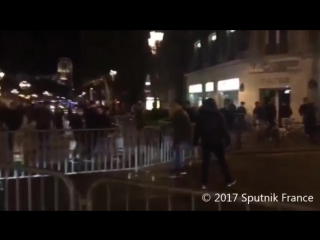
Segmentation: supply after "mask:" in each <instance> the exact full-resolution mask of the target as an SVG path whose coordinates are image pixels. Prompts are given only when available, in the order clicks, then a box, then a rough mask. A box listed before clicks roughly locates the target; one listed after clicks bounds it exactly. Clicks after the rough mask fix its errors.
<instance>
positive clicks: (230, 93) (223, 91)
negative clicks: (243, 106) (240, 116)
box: [217, 78, 240, 108]
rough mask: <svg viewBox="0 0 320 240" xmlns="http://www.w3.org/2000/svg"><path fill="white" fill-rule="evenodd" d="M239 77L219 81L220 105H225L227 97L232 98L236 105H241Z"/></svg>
mask: <svg viewBox="0 0 320 240" xmlns="http://www.w3.org/2000/svg"><path fill="white" fill-rule="evenodd" d="M239 87H240V80H239V78H232V79H226V80H220V81H218V89H217V90H218V106H219V107H220V108H221V107H223V106H224V105H225V101H226V99H229V100H231V101H232V102H233V103H234V104H235V105H236V106H238V105H239Z"/></svg>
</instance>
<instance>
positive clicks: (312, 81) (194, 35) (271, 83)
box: [185, 30, 320, 121]
mask: <svg viewBox="0 0 320 240" xmlns="http://www.w3.org/2000/svg"><path fill="white" fill-rule="evenodd" d="M189 46H190V51H189V54H190V65H189V69H188V73H186V74H185V78H186V91H187V98H188V99H189V100H190V101H191V103H192V104H193V105H201V102H202V100H203V99H205V98H207V97H213V98H215V99H216V101H217V103H218V105H219V107H222V106H223V105H224V100H225V99H227V98H228V99H231V100H232V101H233V102H234V103H235V104H236V105H239V104H240V102H241V101H244V102H245V103H246V107H247V110H248V112H249V113H251V112H252V110H253V107H254V103H255V102H256V101H260V102H264V101H265V99H270V98H272V97H274V98H275V99H276V103H277V107H279V105H280V104H281V103H283V102H285V103H288V104H290V106H291V108H292V110H293V118H294V119H296V120H297V121H300V120H301V118H300V116H299V114H298V108H299V106H300V104H301V103H302V98H303V97H306V96H307V97H309V98H310V99H312V100H313V101H314V102H315V103H316V104H317V105H319V104H318V103H319V100H320V98H319V87H318V86H319V64H318V62H319V31H318V30H210V31H208V30H205V31H204V30H202V31H190V33H189Z"/></svg>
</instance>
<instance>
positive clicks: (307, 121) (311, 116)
mask: <svg viewBox="0 0 320 240" xmlns="http://www.w3.org/2000/svg"><path fill="white" fill-rule="evenodd" d="M299 113H300V115H301V116H302V120H303V124H304V131H305V134H306V135H307V136H309V137H310V139H311V140H313V138H314V136H315V129H316V125H317V117H316V107H315V105H314V104H313V103H312V102H310V101H309V99H308V98H307V97H305V98H303V104H301V106H300V108H299Z"/></svg>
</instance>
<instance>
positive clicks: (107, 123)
mask: <svg viewBox="0 0 320 240" xmlns="http://www.w3.org/2000/svg"><path fill="white" fill-rule="evenodd" d="M90 121H92V124H93V125H92V126H91V130H90V132H91V135H90V138H89V139H87V140H89V142H87V160H91V159H92V158H93V154H94V150H95V148H96V146H97V143H98V142H99V140H100V139H101V138H103V137H104V133H105V130H106V129H108V128H112V123H111V120H110V118H109V116H107V115H106V114H105V111H104V110H103V108H102V107H96V108H94V112H93V115H92V116H91V120H90Z"/></svg>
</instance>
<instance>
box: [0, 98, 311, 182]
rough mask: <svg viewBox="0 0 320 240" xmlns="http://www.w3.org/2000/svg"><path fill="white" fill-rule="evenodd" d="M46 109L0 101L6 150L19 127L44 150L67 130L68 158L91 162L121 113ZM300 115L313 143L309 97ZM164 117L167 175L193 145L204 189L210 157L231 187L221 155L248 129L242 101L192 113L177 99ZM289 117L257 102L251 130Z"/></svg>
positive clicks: (268, 128) (286, 109)
mask: <svg viewBox="0 0 320 240" xmlns="http://www.w3.org/2000/svg"><path fill="white" fill-rule="evenodd" d="M50 106H51V103H49V102H43V103H39V104H36V105H34V104H27V105H26V104H24V105H22V104H19V103H17V102H15V101H12V102H11V103H10V106H6V105H5V104H3V103H1V102H0V123H1V124H0V125H1V131H2V132H6V133H7V136H8V146H9V151H10V152H13V145H14V144H13V141H14V139H13V136H14V132H15V131H18V130H19V129H20V128H21V127H22V126H23V125H30V124H34V128H35V130H37V140H38V148H39V149H40V151H41V149H43V148H48V139H49V137H50V136H49V134H50V131H48V130H50V129H52V128H55V129H57V130H61V132H63V131H64V130H65V129H66V128H70V129H71V131H72V132H73V137H74V139H75V141H76V148H75V149H74V152H73V157H72V159H71V160H72V161H78V160H80V159H86V160H90V159H92V158H93V154H94V150H95V147H96V145H97V143H98V141H99V139H100V138H101V137H102V136H103V132H104V131H105V129H111V128H114V124H113V122H112V120H111V115H113V114H114V115H118V114H119V111H118V110H117V109H116V108H114V107H111V108H108V107H103V106H101V105H95V104H94V103H92V102H90V103H82V104H79V105H78V107H77V108H76V109H73V110H71V109H68V111H67V113H64V111H63V109H62V108H60V106H58V105H56V106H55V111H54V112H52V111H51V109H50ZM131 112H132V114H134V115H135V119H136V123H137V125H136V127H137V129H138V131H139V130H142V129H143V127H144V125H145V123H144V120H143V119H144V114H145V112H144V108H143V105H142V103H138V104H136V105H134V107H133V108H132V109H131ZM299 113H300V114H301V116H302V119H303V124H304V126H305V127H304V129H305V133H306V134H307V135H308V136H309V137H310V138H311V139H313V138H314V137H315V133H316V132H317V131H316V129H317V120H316V107H315V105H314V104H313V103H312V102H310V101H309V100H308V98H304V99H303V104H302V105H301V106H300V108H299ZM168 115H169V116H168V120H170V121H171V123H172V127H173V136H172V137H173V145H172V150H173V168H172V172H171V173H170V177H172V178H175V177H178V176H180V175H183V174H186V171H185V169H184V155H183V152H184V150H186V149H190V145H191V144H192V143H193V145H194V146H195V147H198V146H200V149H201V152H202V154H201V155H202V178H201V183H202V186H203V188H206V186H207V184H208V173H209V172H208V171H209V162H210V159H211V154H212V153H213V154H214V156H215V158H216V159H217V160H218V162H219V164H220V166H221V170H222V172H223V174H224V177H225V181H226V184H227V186H232V185H233V184H234V183H235V180H234V179H233V178H232V176H231V174H230V172H229V169H228V166H227V164H226V159H225V155H226V150H227V149H228V148H229V147H230V145H231V137H230V133H231V132H232V131H236V130H239V129H240V130H241V131H242V130H245V129H246V128H248V124H247V117H246V115H247V110H246V107H245V103H244V102H241V103H240V106H238V107H236V105H235V104H234V103H233V102H232V101H231V100H228V99H227V100H226V101H225V106H224V107H223V108H221V109H219V108H218V107H217V104H216V102H215V101H214V99H212V98H208V99H206V100H205V101H203V105H202V106H201V107H200V108H199V109H197V110H195V109H194V108H192V107H191V105H190V103H189V102H180V101H175V103H174V104H173V105H172V107H171V109H170V110H169V112H168ZM291 115H292V109H291V107H290V106H289V105H287V104H285V103H283V104H281V107H280V108H279V112H278V114H277V108H276V105H275V101H274V99H270V100H267V101H266V102H265V103H264V104H260V103H259V102H256V103H255V108H254V110H253V113H252V116H253V126H255V125H258V126H259V127H258V128H262V126H264V127H265V129H264V130H265V134H264V136H265V137H267V138H269V137H270V138H272V137H273V133H274V131H275V129H277V127H285V128H287V127H288V125H289V119H290V117H291ZM65 122H68V126H65ZM192 124H193V125H194V128H193V127H192ZM87 130H90V131H87Z"/></svg>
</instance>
